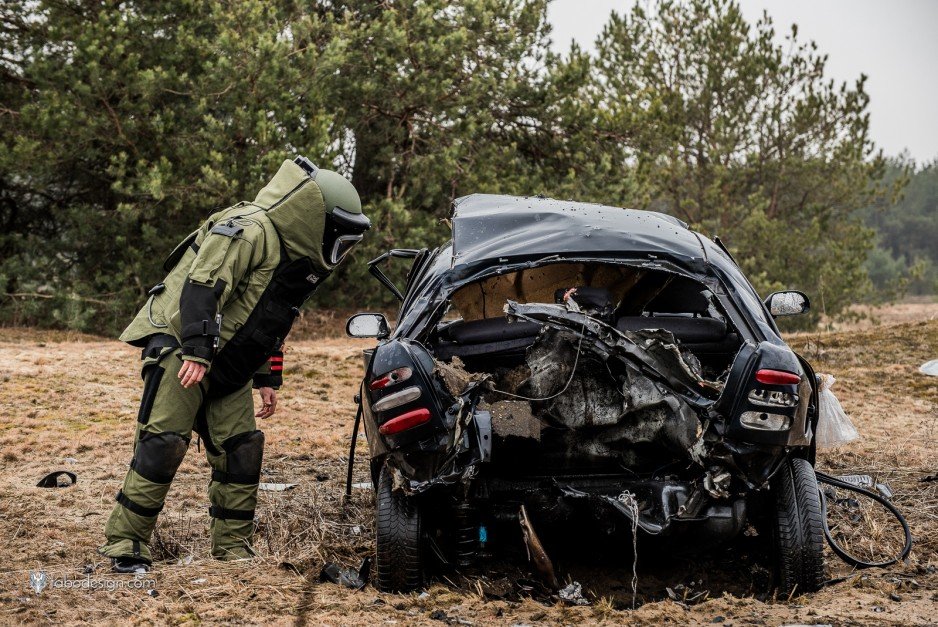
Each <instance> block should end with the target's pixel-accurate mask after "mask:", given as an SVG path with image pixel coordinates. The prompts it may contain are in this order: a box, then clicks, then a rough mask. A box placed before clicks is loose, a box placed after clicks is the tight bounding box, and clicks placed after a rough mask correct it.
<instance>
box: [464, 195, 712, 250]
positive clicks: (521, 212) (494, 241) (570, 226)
mask: <svg viewBox="0 0 938 627" xmlns="http://www.w3.org/2000/svg"><path fill="white" fill-rule="evenodd" d="M576 253H582V254H585V255H588V256H603V255H604V254H609V253H613V254H616V253H619V254H622V253H641V254H648V253H651V254H656V253H657V254H662V255H667V256H671V257H677V258H685V259H698V260H699V259H702V258H703V259H705V258H706V256H707V255H706V252H705V251H704V247H703V242H702V241H701V238H699V237H698V235H697V234H696V233H694V232H693V231H691V230H690V229H688V228H687V225H686V224H685V223H683V222H681V221H680V220H678V219H677V218H674V217H672V216H669V215H666V214H663V213H658V212H656V211H642V210H637V209H623V208H620V207H610V206H607V205H599V204H592V203H583V202H574V201H572V200H555V199H553V198H544V197H540V196H505V195H497V194H472V195H470V196H463V197H461V198H458V199H456V201H455V202H454V203H453V256H454V257H455V259H454V265H468V264H473V263H476V262H481V261H486V260H496V259H499V258H517V257H534V258H536V257H539V256H547V255H555V254H556V255H569V254H576Z"/></svg>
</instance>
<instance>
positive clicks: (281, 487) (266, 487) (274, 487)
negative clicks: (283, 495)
mask: <svg viewBox="0 0 938 627" xmlns="http://www.w3.org/2000/svg"><path fill="white" fill-rule="evenodd" d="M298 485H300V484H298V483H260V484H258V486H257V489H258V490H263V491H264V492H284V491H286V490H292V489H293V488H295V487H296V486H298Z"/></svg>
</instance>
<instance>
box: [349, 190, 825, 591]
mask: <svg viewBox="0 0 938 627" xmlns="http://www.w3.org/2000/svg"><path fill="white" fill-rule="evenodd" d="M393 257H396V258H412V266H411V268H410V271H409V273H408V275H407V280H406V285H404V286H402V288H399V287H398V286H397V285H395V284H394V283H393V282H392V281H390V280H389V279H388V277H387V276H386V275H385V274H384V272H382V270H381V265H382V263H383V262H384V261H385V260H387V259H389V258H393ZM370 265H371V272H372V274H374V275H375V277H376V278H377V279H378V280H379V281H380V282H381V283H383V284H384V285H385V287H387V288H388V289H389V290H391V291H392V292H394V293H395V295H396V296H397V297H398V298H399V299H400V300H401V309H400V313H399V316H398V322H397V325H396V328H395V329H394V330H393V331H391V330H390V327H389V324H388V322H387V320H386V319H385V318H384V316H383V315H381V314H374V313H360V314H357V315H355V316H353V317H352V318H351V319H350V320H349V322H348V325H347V332H348V334H349V335H351V336H353V337H374V338H377V339H378V340H379V342H378V344H377V346H376V347H375V348H374V349H373V350H368V351H366V355H365V361H366V374H365V377H364V380H363V382H362V387H361V391H360V394H361V396H360V401H361V407H360V409H361V414H360V416H361V419H362V421H363V424H364V428H365V432H366V435H367V440H368V447H369V452H370V458H371V472H372V478H373V481H374V486H375V490H376V494H377V560H376V567H377V568H376V570H377V573H376V574H377V584H378V586H379V587H380V588H382V589H386V590H409V589H413V588H416V587H418V586H420V585H421V584H422V583H423V580H424V577H425V574H426V572H427V569H428V567H429V565H430V564H431V562H442V563H445V564H451V565H454V566H467V565H471V564H472V563H473V562H474V560H476V558H477V557H478V555H479V552H480V548H481V547H482V546H484V545H485V543H486V541H487V540H488V537H487V536H488V534H489V530H490V529H491V528H492V524H494V523H495V522H497V521H506V520H514V521H516V523H515V524H517V522H518V521H520V522H521V524H522V527H523V528H524V531H525V537H526V538H527V539H528V541H529V556H531V558H532V561H534V562H535V563H536V564H535V565H537V562H538V560H539V559H541V561H543V560H545V559H547V558H546V556H541V558H538V557H537V556H535V555H531V552H530V542H531V538H528V535H533V534H534V532H533V528H531V527H532V525H533V524H542V523H543V524H560V525H563V524H564V521H566V520H567V519H568V518H570V517H572V516H574V515H577V514H579V515H583V513H584V512H585V515H586V517H587V518H588V519H590V520H592V521H593V523H595V525H596V527H597V528H598V529H600V530H601V531H602V532H604V533H609V534H630V533H632V532H633V531H632V530H633V529H634V528H637V530H638V532H637V533H638V535H639V536H640V538H655V539H659V540H664V542H665V543H666V544H672V543H674V544H675V545H677V544H679V543H680V542H681V541H682V540H683V541H684V542H690V543H692V544H695V545H697V547H698V548H699V547H701V546H702V547H714V546H717V544H718V543H720V542H724V541H728V540H731V539H733V538H734V537H735V536H737V535H739V534H740V533H741V532H742V531H743V530H744V529H746V528H747V525H749V524H752V523H753V521H763V523H762V524H764V525H765V526H764V529H765V531H766V533H765V535H766V536H767V537H769V538H771V546H772V547H773V551H774V559H773V563H774V565H775V567H776V573H777V576H778V586H779V588H780V589H782V590H784V591H786V592H787V591H791V590H794V589H797V590H798V591H799V592H801V591H809V590H816V589H818V588H819V587H820V586H821V584H822V582H823V580H824V562H823V554H822V551H823V543H824V540H823V531H822V521H821V514H820V505H819V498H818V489H817V484H816V480H815V475H814V471H813V464H814V456H815V447H814V444H813V439H814V438H813V433H814V431H815V428H816V425H817V419H818V416H817V406H818V402H817V390H816V387H817V386H816V379H815V375H814V373H813V371H812V369H811V366H810V365H809V364H808V363H807V362H806V361H805V360H803V359H802V358H800V357H799V356H798V355H796V354H795V353H794V352H793V351H792V350H791V349H790V348H788V346H787V345H786V344H785V342H784V341H783V340H782V339H781V337H780V334H779V330H778V327H777V326H776V324H775V321H774V318H775V317H776V316H782V315H792V314H799V313H803V312H804V311H807V309H808V300H807V297H806V296H805V295H804V294H802V293H800V292H777V293H774V294H772V295H770V296H769V297H768V298H766V299H765V301H764V302H763V301H762V300H761V299H760V298H759V297H758V296H757V294H756V292H755V290H754V289H753V288H752V286H751V285H750V283H749V282H748V281H747V280H746V278H745V277H744V275H743V273H742V271H741V270H740V268H739V267H738V266H737V265H736V263H735V262H734V260H733V258H732V256H731V255H730V254H729V252H728V251H727V249H726V248H725V247H724V246H723V245H722V243H721V242H720V241H719V240H718V239H717V240H715V241H712V240H710V239H708V238H706V237H704V236H703V235H701V234H699V233H696V232H694V231H692V230H690V229H688V227H687V225H686V224H684V223H683V222H681V221H680V220H677V219H676V218H673V217H670V216H668V215H665V214H661V213H656V212H651V211H637V210H628V209H620V208H616V207H607V206H601V205H593V204H584V203H577V202H569V201H559V200H552V199H546V198H540V197H538V198H518V197H511V196H497V195H482V194H476V195H471V196H467V197H463V198H460V199H458V200H457V201H456V202H455V204H454V212H453V216H452V240H451V241H449V242H447V243H446V244H444V245H442V246H441V247H439V248H437V249H435V250H426V249H424V250H392V251H389V252H388V253H386V254H385V255H382V256H381V257H379V258H378V259H376V260H374V261H373V262H371V264H370ZM633 526H634V527H633ZM529 529H530V534H529V531H528V530H529ZM534 540H535V541H536V537H535V538H534ZM535 548H537V547H535ZM548 562H549V560H548ZM546 569H547V570H548V571H549V570H550V568H549V564H548V565H547V566H546ZM547 577H548V581H553V583H552V584H551V585H553V586H556V585H557V583H556V577H555V576H554V575H553V573H550V572H548V573H547Z"/></svg>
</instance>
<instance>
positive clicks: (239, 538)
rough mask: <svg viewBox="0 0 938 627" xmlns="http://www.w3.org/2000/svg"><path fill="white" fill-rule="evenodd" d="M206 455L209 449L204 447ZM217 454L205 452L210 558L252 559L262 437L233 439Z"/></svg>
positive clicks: (241, 435)
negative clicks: (209, 470)
mask: <svg viewBox="0 0 938 627" xmlns="http://www.w3.org/2000/svg"><path fill="white" fill-rule="evenodd" d="M206 451H208V448H207V447H206ZM215 453H216V454H213V453H212V452H211V451H208V459H209V463H210V464H211V466H212V481H211V482H210V483H209V488H208V496H209V500H210V501H211V503H212V506H211V507H210V508H209V515H210V516H211V517H212V523H211V534H212V555H213V556H214V557H216V558H218V559H221V560H236V559H248V558H251V557H253V556H254V551H253V550H252V548H251V547H252V545H251V542H252V538H253V535H254V510H255V508H256V506H257V487H258V482H259V481H260V473H261V462H262V460H263V455H264V433H263V432H262V431H249V432H246V433H239V434H237V435H234V436H232V437H230V438H228V439H227V440H225V441H224V442H222V445H221V447H220V449H216V451H215Z"/></svg>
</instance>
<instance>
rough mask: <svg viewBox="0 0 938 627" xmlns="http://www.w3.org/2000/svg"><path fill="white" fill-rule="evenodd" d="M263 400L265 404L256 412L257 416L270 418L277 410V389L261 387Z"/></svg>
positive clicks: (255, 415)
mask: <svg viewBox="0 0 938 627" xmlns="http://www.w3.org/2000/svg"><path fill="white" fill-rule="evenodd" d="M258 392H260V395H261V402H262V403H263V404H264V405H263V407H261V409H260V411H259V412H257V413H256V414H254V417H255V418H270V417H271V416H273V415H274V412H275V411H277V390H275V389H273V388H260V389H259V390H258Z"/></svg>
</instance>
